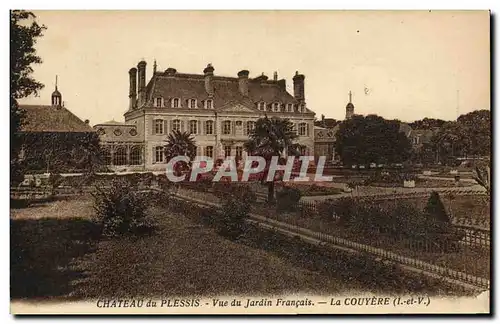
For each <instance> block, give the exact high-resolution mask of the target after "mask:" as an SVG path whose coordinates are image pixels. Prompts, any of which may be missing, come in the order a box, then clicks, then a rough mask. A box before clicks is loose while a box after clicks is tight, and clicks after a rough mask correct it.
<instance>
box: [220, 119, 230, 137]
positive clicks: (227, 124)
mask: <svg viewBox="0 0 500 324" xmlns="http://www.w3.org/2000/svg"><path fill="white" fill-rule="evenodd" d="M222 134H224V135H230V134H231V121H230V120H225V121H224V123H223V124H222Z"/></svg>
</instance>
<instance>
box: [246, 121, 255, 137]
mask: <svg viewBox="0 0 500 324" xmlns="http://www.w3.org/2000/svg"><path fill="white" fill-rule="evenodd" d="M254 129H255V122H254V121H248V122H247V135H248V134H251V133H252V131H253V130H254Z"/></svg>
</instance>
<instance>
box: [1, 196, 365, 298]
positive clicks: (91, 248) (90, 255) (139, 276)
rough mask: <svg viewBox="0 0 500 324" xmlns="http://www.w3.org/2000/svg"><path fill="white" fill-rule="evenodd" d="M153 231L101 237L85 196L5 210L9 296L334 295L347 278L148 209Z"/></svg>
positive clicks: (343, 287)
mask: <svg viewBox="0 0 500 324" xmlns="http://www.w3.org/2000/svg"><path fill="white" fill-rule="evenodd" d="M151 213H152V216H153V217H154V218H155V219H156V220H157V221H158V224H159V228H158V230H157V231H156V232H155V234H154V235H152V236H144V237H140V238H118V239H112V240H103V239H98V238H97V237H96V235H95V234H96V227H95V225H94V223H92V222H91V221H90V220H89V218H90V217H89V216H90V215H92V210H91V202H90V201H89V200H88V199H74V200H64V201H56V202H53V203H48V204H45V205H43V206H37V207H31V208H24V209H17V210H12V219H11V233H12V235H11V255H12V258H11V297H12V298H14V299H19V298H64V299H66V298H75V299H82V298H97V297H118V296H119V297H126V296H130V297H132V296H133V297H141V296H144V297H145V296H150V297H161V296H197V295H200V296H201V295H203V296H205V297H206V296H215V295H221V294H222V295H225V294H235V295H242V294H258V295H265V294H289V293H293V292H295V293H297V292H303V293H308V294H320V293H324V294H333V293H337V292H339V291H346V290H351V289H354V287H356V285H355V284H353V283H350V282H343V281H339V280H338V278H335V277H331V276H328V275H325V274H321V273H318V272H317V271H311V270H308V269H304V268H302V267H300V266H295V265H293V264H291V263H290V262H288V261H287V260H286V259H284V258H281V257H279V256H277V255H276V254H273V253H271V252H267V251H264V250H261V249H258V248H253V247H250V246H247V245H243V244H238V243H236V242H232V241H229V240H226V239H224V238H222V237H221V236H219V235H217V234H216V233H214V232H213V231H212V230H211V229H209V228H206V227H203V226H200V225H197V224H194V223H193V222H191V221H189V220H188V219H186V218H185V217H183V215H176V214H172V213H168V212H165V211H164V210H162V209H159V208H152V209H151Z"/></svg>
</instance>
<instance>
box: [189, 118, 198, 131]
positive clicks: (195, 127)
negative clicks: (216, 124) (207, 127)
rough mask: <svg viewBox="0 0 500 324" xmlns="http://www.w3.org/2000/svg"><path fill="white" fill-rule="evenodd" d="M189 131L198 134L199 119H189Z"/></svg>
mask: <svg viewBox="0 0 500 324" xmlns="http://www.w3.org/2000/svg"><path fill="white" fill-rule="evenodd" d="M189 132H190V133H191V134H198V121H197V120H190V121H189Z"/></svg>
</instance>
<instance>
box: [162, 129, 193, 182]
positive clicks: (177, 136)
mask: <svg viewBox="0 0 500 324" xmlns="http://www.w3.org/2000/svg"><path fill="white" fill-rule="evenodd" d="M176 156H187V157H189V159H190V162H189V163H188V164H187V165H186V164H180V163H179V164H176V165H179V166H178V167H176V168H175V170H174V171H175V172H176V173H178V172H180V171H182V170H186V169H189V167H190V166H191V161H192V160H193V159H194V158H195V157H196V144H195V140H194V137H193V136H192V135H191V134H190V133H188V132H181V131H178V130H174V131H173V132H172V133H170V134H169V135H168V137H167V144H166V145H165V159H166V161H167V162H168V161H170V160H171V159H172V158H174V157H176Z"/></svg>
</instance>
